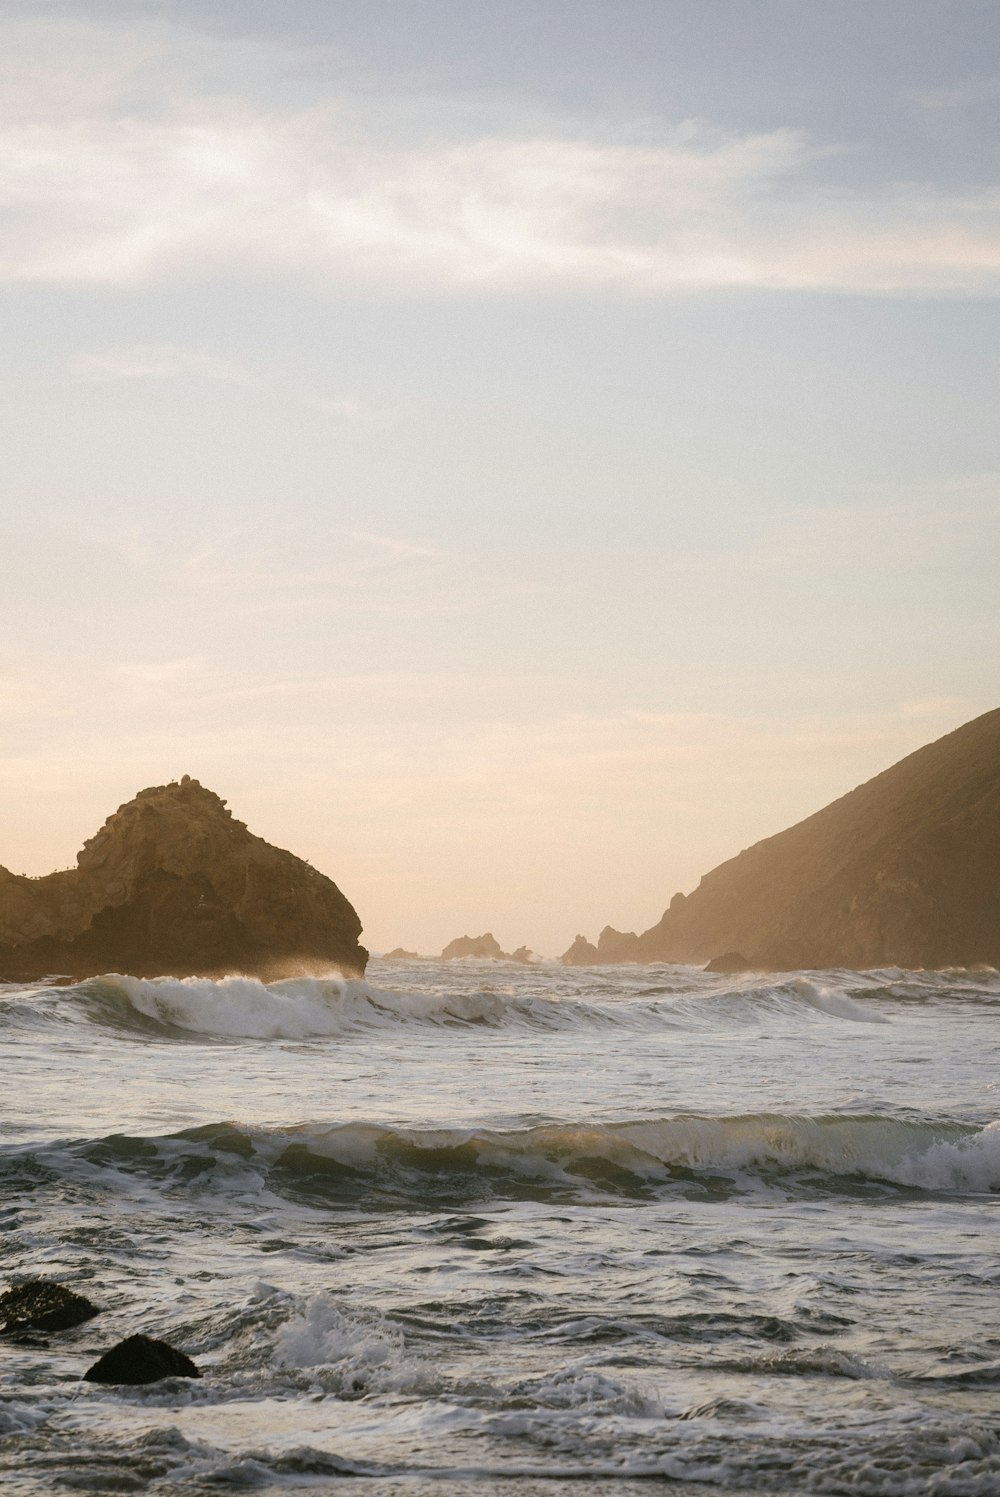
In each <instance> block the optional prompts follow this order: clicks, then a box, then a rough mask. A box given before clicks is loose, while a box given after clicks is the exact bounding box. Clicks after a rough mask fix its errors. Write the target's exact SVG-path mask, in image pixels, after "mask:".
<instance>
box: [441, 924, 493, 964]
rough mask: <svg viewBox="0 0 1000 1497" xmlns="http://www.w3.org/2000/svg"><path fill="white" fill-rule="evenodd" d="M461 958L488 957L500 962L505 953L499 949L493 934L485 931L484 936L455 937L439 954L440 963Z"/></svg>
mask: <svg viewBox="0 0 1000 1497" xmlns="http://www.w3.org/2000/svg"><path fill="white" fill-rule="evenodd" d="M463 956H488V957H493V958H494V959H495V960H500V961H502V960H503V958H504V957H505V956H506V952H504V951H502V950H501V949H500V942H499V941H498V940H497V939H496V938H495V936H494V935H493V933H492V932H491V931H487V932H486V934H485V935H484V936H456V938H455V940H454V941H449V942H448V944H447V946H446V947H445V948H444V950H443V951H442V953H441V959H442V961H446V962H450V961H454V960H456V959H457V958H459V957H463Z"/></svg>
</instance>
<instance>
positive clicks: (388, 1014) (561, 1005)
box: [0, 973, 888, 1040]
mask: <svg viewBox="0 0 1000 1497" xmlns="http://www.w3.org/2000/svg"><path fill="white" fill-rule="evenodd" d="M563 981H564V982H565V979H563ZM549 987H550V989H551V987H552V984H551V982H550V983H549ZM776 1016H777V1017H780V1018H782V1019H783V1020H785V1021H786V1022H789V1023H793V1024H801V1023H808V1022H822V1021H824V1020H828V1019H833V1020H837V1021H848V1022H852V1023H876V1024H882V1023H886V1022H888V1020H887V1017H886V1015H885V1014H884V1013H878V1012H875V1011H873V1010H872V1009H871V1008H868V1007H866V1006H864V1005H862V1004H861V1003H858V1002H857V1001H856V1000H855V999H854V998H852V997H851V996H850V995H849V994H848V993H847V992H845V991H843V990H841V989H839V988H837V987H835V986H834V985H832V984H830V983H820V982H818V981H816V980H813V979H811V978H806V977H796V978H791V979H788V980H780V979H776V980H775V981H774V982H772V983H763V984H762V983H760V981H759V979H755V981H754V983H753V984H752V985H751V984H748V983H746V982H744V984H743V985H742V986H736V987H726V986H723V987H719V986H718V985H717V983H716V984H713V985H711V986H702V987H701V988H700V990H699V989H696V990H695V991H694V992H692V991H691V985H690V984H688V985H687V986H686V990H684V989H682V991H680V992H676V991H674V990H673V988H671V987H667V988H663V989H657V990H655V996H653V994H651V992H650V990H649V989H648V988H645V989H643V988H640V989H639V991H638V992H626V994H625V996H621V995H619V996H616V997H613V998H612V997H611V996H610V995H608V994H607V993H603V992H602V993H601V994H600V995H599V996H593V997H592V996H590V995H589V994H586V993H580V992H572V991H570V992H559V993H556V994H555V995H550V994H549V993H547V992H530V991H528V992H524V991H520V992H518V991H513V990H511V989H510V988H509V987H508V988H507V989H506V990H505V988H504V987H502V986H499V985H496V984H494V985H493V986H479V987H472V988H469V989H465V990H458V991H441V990H440V989H437V990H435V989H433V988H432V989H421V988H416V987H412V986H411V987H407V988H401V987H381V986H375V985H374V984H373V983H371V982H369V981H366V980H364V979H355V980H349V979H345V978H340V977H335V976H330V977H300V978H290V979H286V980H284V981H281V982H272V983H264V982H261V981H259V980H258V979H256V978H250V977H240V976H231V977H224V978H221V979H211V978H199V977H189V978H169V977H159V978H145V979H144V978H138V977H130V976H127V975H124V974H121V973H110V974H108V975H107V976H105V977H100V978H93V979H91V980H90V981H88V982H84V983H81V984H79V985H78V986H76V987H71V988H59V989H53V988H45V987H42V988H38V989H35V990H33V991H32V992H31V993H30V995H25V993H24V992H20V993H18V994H17V996H16V997H13V996H12V997H10V998H4V997H2V996H0V1026H3V1027H8V1028H14V1029H17V1028H38V1027H43V1028H44V1027H46V1026H51V1025H55V1026H65V1025H67V1024H69V1025H74V1024H79V1023H88V1022H89V1023H96V1024H100V1025H103V1026H105V1027H108V1028H111V1029H114V1030H115V1031H116V1032H117V1033H128V1032H130V1031H134V1032H135V1033H136V1034H137V1035H138V1036H139V1037H141V1038H142V1039H147V1038H148V1037H149V1036H150V1035H151V1034H160V1035H161V1036H164V1037H169V1036H171V1035H174V1036H184V1035H187V1036H191V1037H205V1038H217V1039H226V1040H241V1039H246V1040H306V1039H313V1038H320V1039H322V1038H330V1037H336V1036H344V1037H350V1036H352V1035H358V1034H364V1033H369V1032H371V1031H373V1030H374V1031H379V1030H383V1031H385V1030H389V1031H391V1030H396V1029H399V1028H402V1027H406V1026H417V1027H419V1028H422V1029H427V1030H435V1029H437V1030H442V1029H443V1030H448V1029H454V1030H461V1029H470V1028H484V1029H510V1030H520V1031H533V1030H543V1031H560V1032H571V1031H573V1030H574V1029H584V1030H586V1029H591V1030H592V1029H608V1028H614V1029H615V1030H618V1031H641V1030H646V1029H648V1030H664V1029H679V1030H691V1029H704V1028H713V1027H718V1026H729V1025H732V1024H733V1023H740V1024H747V1023H750V1024H753V1023H757V1022H760V1021H761V1020H763V1019H765V1018H774V1017H776Z"/></svg>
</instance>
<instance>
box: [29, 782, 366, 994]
mask: <svg viewBox="0 0 1000 1497" xmlns="http://www.w3.org/2000/svg"><path fill="white" fill-rule="evenodd" d="M360 933H361V922H360V920H359V919H358V917H357V914H356V913H355V911H354V909H353V908H352V906H351V905H350V904H349V902H348V901H347V900H346V899H345V898H344V896H343V894H341V892H340V890H339V889H338V888H337V886H336V884H334V883H332V882H331V880H330V879H328V878H326V877H325V876H324V875H323V874H322V873H319V872H318V871H317V870H316V869H315V868H313V867H311V866H310V865H309V864H308V863H305V862H303V860H302V859H301V858H297V857H295V856H294V855H293V854H292V853H290V852H284V851H283V850H282V849H280V848H277V847H272V846H271V845H270V844H269V843H267V842H265V841H264V840H263V838H261V837H255V836H254V835H253V834H252V833H251V832H248V831H247V829H246V826H245V825H244V823H243V822H242V821H236V820H234V819H233V816H232V813H231V812H230V811H228V810H227V809H226V803H225V801H223V800H220V798H219V797H218V796H217V795H215V794H213V792H212V791H211V790H206V789H204V788H203V786H201V785H200V784H199V783H198V781H197V780H192V779H191V778H190V777H189V776H187V775H185V776H184V778H183V780H181V781H180V783H177V782H173V783H171V784H169V785H157V786H154V787H152V788H151V789H149V790H140V792H139V794H138V795H137V796H136V797H135V799H134V800H131V801H128V802H127V804H125V805H123V806H119V808H118V810H117V811H116V812H115V814H114V815H113V816H111V817H109V819H108V821H107V822H105V824H104V826H103V827H102V828H101V830H100V831H99V832H98V833H97V835H96V836H94V837H91V838H90V839H89V841H87V842H85V843H84V846H83V850H82V851H81V852H80V854H79V855H78V857H77V866H76V868H73V869H68V870H67V871H65V872H61V873H50V874H48V875H46V877H44V878H38V879H30V878H23V877H19V876H17V875H15V874H12V873H9V872H8V871H7V869H0V977H5V978H10V979H14V980H22V981H32V980H35V979H37V978H39V977H42V976H44V975H45V974H48V973H52V972H60V973H66V974H69V975H71V976H73V977H76V978H81V977H90V976H95V975H98V974H99V973H102V972H109V971H123V972H130V973H132V974H133V975H135V976H140V977H141V976H157V975H168V976H191V975H199V974H200V975H211V974H212V973H218V972H227V971H228V972H231V971H240V972H247V973H253V974H256V975H259V976H262V977H267V978H269V977H276V976H279V975H281V974H282V973H292V972H295V971H301V970H303V969H308V967H309V966H310V965H312V964H320V965H323V966H330V965H332V966H336V967H339V968H340V969H341V970H342V971H345V972H363V971H364V968H365V962H366V960H367V957H368V953H367V952H366V951H365V949H364V947H363V946H360V945H359V944H358V936H359V935H360Z"/></svg>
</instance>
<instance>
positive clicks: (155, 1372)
mask: <svg viewBox="0 0 1000 1497" xmlns="http://www.w3.org/2000/svg"><path fill="white" fill-rule="evenodd" d="M165 1377H201V1373H200V1372H199V1370H198V1368H197V1367H196V1366H195V1364H194V1363H193V1362H192V1360H191V1358H190V1357H186V1356H185V1355H184V1353H183V1352H182V1351H178V1350H177V1348H176V1347H175V1346H171V1345H170V1343H169V1342H168V1341H157V1340H156V1338H155V1337H154V1336H127V1337H126V1338H125V1340H124V1341H119V1342H118V1345H117V1346H113V1347H112V1348H111V1350H110V1351H106V1352H105V1353H104V1356H103V1357H101V1358H100V1359H99V1360H98V1361H96V1362H95V1363H94V1365H93V1367H88V1368H87V1371H86V1372H85V1373H84V1374H83V1380H84V1382H85V1383H117V1384H119V1385H123V1384H128V1385H130V1386H132V1387H136V1386H138V1385H140V1384H142V1383H158V1382H159V1381H160V1379H161V1378H165Z"/></svg>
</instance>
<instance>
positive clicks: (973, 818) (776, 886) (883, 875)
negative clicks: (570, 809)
mask: <svg viewBox="0 0 1000 1497" xmlns="http://www.w3.org/2000/svg"><path fill="white" fill-rule="evenodd" d="M638 945H639V956H640V960H642V961H645V962H661V961H666V962H697V963H699V964H701V963H704V962H707V961H710V960H712V959H713V958H715V957H718V956H719V955H720V954H721V953H726V954H727V955H734V954H737V953H738V954H739V955H740V958H741V960H743V961H745V962H746V963H747V964H748V965H749V966H751V967H753V968H756V969H765V970H770V971H788V970H792V969H794V968H802V967H850V968H854V969H859V968H866V967H883V966H899V967H951V966H972V965H975V964H976V963H980V962H982V963H989V964H990V965H992V966H996V965H1000V710H996V711H993V712H987V713H986V714H985V716H983V717H978V718H976V719H975V720H974V721H973V722H970V723H966V725H965V726H964V727H962V728H959V729H958V730H957V731H956V732H954V733H949V734H948V735H947V737H945V738H940V739H938V741H937V742H936V743H931V744H928V745H927V746H926V747H925V748H922V749H918V750H917V752H916V753H914V754H910V755H909V756H908V757H907V758H905V759H902V760H900V762H899V763H898V764H894V765H893V766H892V768H891V769H887V770H885V771H884V773H882V774H880V775H877V776H876V778H875V779H873V780H869V781H868V782H867V783H866V784H864V785H861V786H860V787H859V788H858V789H857V790H852V791H851V792H850V794H849V795H845V796H843V797H842V799H840V800H837V801H834V802H833V804H832V805H829V806H826V807H825V808H824V809H823V810H822V811H817V812H816V814H815V815H813V816H810V817H809V818H808V819H807V820H805V821H801V822H799V823H798V825H797V826H793V827H790V828H789V829H788V830H787V831H784V832H779V833H778V835H777V836H776V837H769V838H767V840H766V841H764V842H758V843H757V844H756V845H755V846H753V847H750V848H748V849H747V850H746V851H745V852H741V853H740V854H739V856H738V857H735V858H731V859H730V860H729V862H727V863H722V864H720V865H719V867H718V868H715V869H713V870H712V872H711V873H708V874H706V875H705V877H704V878H703V879H702V880H701V883H700V884H699V885H698V887H697V889H695V891H694V892H693V893H692V894H690V895H689V896H688V897H687V898H684V897H683V896H678V897H676V898H675V899H674V900H673V901H672V902H671V906H670V908H669V909H668V910H667V911H666V913H665V914H664V916H663V918H662V919H661V920H660V922H659V923H658V924H657V925H654V926H653V928H652V929H651V930H647V931H646V932H645V933H644V934H643V935H641V936H640V937H639V942H638Z"/></svg>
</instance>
